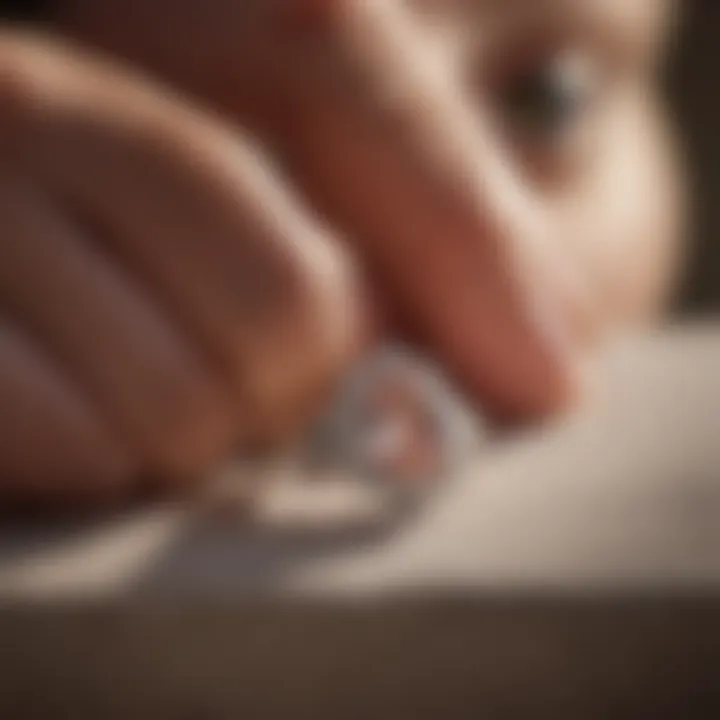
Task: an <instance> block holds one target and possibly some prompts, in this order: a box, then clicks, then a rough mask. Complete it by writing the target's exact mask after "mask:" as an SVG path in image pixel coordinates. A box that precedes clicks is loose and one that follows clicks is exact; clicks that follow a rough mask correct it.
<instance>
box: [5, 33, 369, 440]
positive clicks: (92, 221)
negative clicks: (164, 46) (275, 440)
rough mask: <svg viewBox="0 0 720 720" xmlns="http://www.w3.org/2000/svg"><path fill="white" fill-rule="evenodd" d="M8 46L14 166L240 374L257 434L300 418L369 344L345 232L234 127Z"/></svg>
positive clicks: (248, 426)
mask: <svg viewBox="0 0 720 720" xmlns="http://www.w3.org/2000/svg"><path fill="white" fill-rule="evenodd" d="M11 45H12V43H11V42H8V44H7V47H6V53H7V58H8V67H9V65H10V61H11V60H12V61H13V64H14V66H15V67H20V68H21V71H20V72H16V75H15V78H14V90H13V91H12V92H11V93H10V94H11V96H12V98H11V102H12V106H13V109H14V113H15V114H14V122H13V120H12V119H11V120H9V121H8V123H9V124H13V125H14V127H13V128H12V129H13V130H14V134H13V135H12V137H13V143H12V145H11V146H9V147H8V148H7V154H6V157H7V158H8V162H9V163H10V164H11V165H12V166H13V167H17V168H20V169H21V171H22V172H23V173H26V174H27V175H28V176H29V177H30V178H31V179H32V181H33V182H35V183H37V184H38V185H40V186H41V187H43V188H45V189H46V190H47V191H48V192H49V193H50V194H52V195H56V196H59V197H61V198H62V199H63V201H64V202H65V203H66V204H67V205H68V206H69V207H70V208H71V212H72V213H73V214H74V219H75V220H76V221H78V222H79V223H80V224H81V225H83V226H84V227H86V228H88V231H89V233H90V234H92V235H93V236H94V241H95V242H97V243H99V244H101V245H103V246H106V247H107V248H108V249H109V251H110V253H111V254H112V255H113V256H114V257H116V258H117V259H118V260H120V261H121V262H122V264H123V265H124V266H126V268H127V270H128V272H129V273H130V274H132V275H133V276H135V277H137V278H138V279H139V280H140V281H141V282H143V283H144V284H146V285H147V286H148V287H149V288H151V290H152V294H153V296H154V298H155V299H156V300H157V302H159V303H160V304H162V305H163V306H164V307H165V311H166V312H167V314H168V316H170V317H172V318H173V319H175V320H177V323H178V325H179V326H180V327H181V328H182V330H183V331H184V332H185V333H187V334H188V335H189V336H190V337H191V338H192V341H193V342H194V343H195V344H197V346H198V348H199V350H200V351H201V352H202V354H203V355H204V356H205V357H206V359H207V361H208V362H209V363H210V364H212V365H213V366H215V367H217V368H218V370H219V372H220V373H221V374H222V375H223V376H225V377H227V379H228V381H229V382H230V384H231V391H230V392H231V393H232V394H233V396H234V397H235V399H236V405H237V411H238V414H239V422H240V423H241V424H242V425H243V426H244V427H243V431H244V432H243V435H244V436H245V437H246V439H249V438H254V437H255V436H266V435H267V436H272V435H274V434H276V433H278V432H280V429H281V428H282V429H283V430H284V429H285V428H287V427H294V426H295V425H296V424H297V422H298V419H297V417H296V415H297V412H298V410H297V409H296V408H303V409H304V408H305V407H306V406H312V405H313V402H312V398H313V396H315V395H318V394H320V393H321V391H322V390H323V389H324V387H325V386H326V385H328V384H329V383H330V379H331V378H332V377H334V376H335V375H336V374H337V373H338V372H339V371H340V368H342V367H343V366H344V365H345V364H346V363H348V362H349V361H350V359H351V357H352V356H353V354H354V352H355V351H356V350H355V337H356V335H357V334H358V327H359V325H360V324H361V316H362V312H361V307H360V305H361V303H360V300H359V298H358V295H359V291H357V290H356V289H355V279H354V278H353V273H352V270H351V267H350V263H349V261H348V260H347V258H346V257H345V256H344V254H343V253H342V252H341V251H340V249H339V247H338V245H337V243H336V241H335V239H334V238H333V237H332V236H331V234H330V233H329V232H328V231H327V229H325V228H323V227H321V226H320V225H319V223H317V222H316V221H314V220H313V218H312V216H311V214H310V213H309V212H307V211H306V210H305V209H304V208H303V207H302V205H301V203H300V202H299V201H298V200H297V199H296V198H295V197H293V195H292V193H291V191H290V190H289V189H288V188H287V187H285V186H284V185H283V183H281V182H280V180H279V179H278V178H277V177H276V176H275V175H274V174H273V173H272V171H271V170H270V168H269V165H268V163H267V162H266V161H265V160H264V158H263V157H262V156H261V155H260V154H259V153H258V151H257V149H256V147H255V146H254V144H252V143H251V142H249V141H248V140H247V139H246V138H243V137H242V134H241V133H240V132H239V131H236V129H234V128H229V127H227V126H224V125H223V124H221V123H220V122H219V121H217V120H216V119H214V118H210V117H207V116H205V115H203V114H202V113H200V112H198V111H197V110H195V109H193V108H192V107H190V106H189V105H188V104H187V103H184V102H183V101H182V100H180V99H179V98H176V97H172V96H171V95H169V94H168V93H166V92H164V90H163V89H162V88H157V87H152V86H149V85H147V84H146V83H144V82H141V81H139V80H138V79H137V78H134V77H131V76H128V75H126V74H124V73H123V72H120V71H118V70H117V68H115V67H114V66H113V65H112V64H107V63H105V62H102V61H100V60H98V59H95V58H91V57H89V56H87V55H86V54H82V53H79V52H77V51H76V50H75V49H73V48H69V47H66V46H63V45H61V44H60V45H59V44H57V43H53V42H48V41H46V40H42V39H37V38H35V39H33V38H30V39H27V40H26V41H25V42H24V43H20V44H19V45H18V44H17V43H16V44H15V47H14V48H13V47H10V46H11ZM18 58H20V59H21V62H18ZM48 63H51V64H52V73H50V72H48ZM12 117H13V116H12V114H11V118H12ZM100 177H101V178H103V182H102V183H99V182H97V178H100Z"/></svg>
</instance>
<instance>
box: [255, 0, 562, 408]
mask: <svg viewBox="0 0 720 720" xmlns="http://www.w3.org/2000/svg"><path fill="white" fill-rule="evenodd" d="M333 7H334V9H335V11H336V12H337V15H336V16H332V15H331V13H328V17H327V18H326V20H328V19H329V21H328V22H326V27H325V29H320V30H319V31H318V32H319V33H320V34H321V35H322V33H325V34H324V35H322V37H323V38H324V40H325V41H326V48H328V49H327V53H328V57H329V56H331V54H332V53H334V54H335V55H334V57H335V62H334V64H333V63H330V62H329V61H328V59H327V57H326V58H325V60H324V63H325V65H326V66H329V67H330V69H329V70H327V69H323V67H319V65H317V64H316V65H313V64H312V62H314V61H312V60H309V61H308V63H309V64H308V65H306V66H305V67H304V68H303V67H302V66H301V65H300V63H295V64H291V63H288V62H287V58H285V64H284V65H283V67H280V63H279V62H278V64H277V67H275V66H274V67H275V72H276V76H273V77H274V78H275V79H276V81H277V83H278V86H280V87H282V88H283V89H284V90H285V88H288V89H287V90H286V92H287V95H288V97H289V98H291V99H290V100H288V108H287V112H286V113H282V114H281V113H270V114H269V115H268V116H266V117H261V118H260V119H259V122H260V124H261V126H263V127H265V128H266V131H267V132H268V134H269V135H270V137H272V139H273V141H274V142H275V143H278V144H279V145H280V146H281V147H282V151H283V157H284V158H285V159H286V161H287V162H288V164H289V165H290V166H291V167H292V168H293V171H294V173H295V175H296V176H298V177H299V178H301V180H302V183H303V187H304V188H305V189H306V190H307V191H308V192H309V193H310V194H311V195H312V197H313V198H314V200H315V201H316V203H318V204H319V205H320V206H321V207H322V208H323V209H324V210H326V211H327V212H328V214H329V215H330V216H331V217H332V218H333V219H334V220H335V221H336V222H337V224H338V225H339V226H341V227H344V228H347V229H348V236H349V237H350V238H352V241H353V243H354V244H355V245H356V246H357V247H358V249H359V252H360V253H361V254H362V255H363V256H364V257H366V258H367V259H368V260H369V263H370V265H371V267H372V269H373V270H374V272H375V274H376V277H378V278H379V280H380V282H381V283H383V284H384V285H385V287H386V288H387V289H388V293H389V294H391V295H392V296H394V298H395V300H396V301H397V302H398V303H399V304H400V305H401V306H402V307H403V309H404V310H405V312H406V313H407V314H408V315H409V316H411V317H412V318H413V319H414V321H415V322H416V324H418V325H419V326H420V328H421V329H422V331H423V334H424V335H425V336H426V337H427V338H428V339H429V340H430V342H431V344H432V345H433V346H434V347H435V348H436V349H437V351H438V353H439V354H440V355H441V357H442V358H443V359H444V360H445V362H446V364H447V365H448V366H450V367H451V368H453V369H454V370H456V372H457V373H458V375H459V377H460V378H461V380H462V381H463V382H464V384H465V386H466V387H467V388H468V389H470V390H471V391H472V392H473V393H474V394H475V396H476V397H477V398H478V399H479V400H480V401H481V402H482V403H483V404H484V405H485V406H486V407H487V408H488V409H490V410H494V411H495V412H497V413H498V414H503V415H513V416H520V417H525V416H529V415H530V416H532V415H536V414H543V413H546V412H549V411H553V410H555V409H557V408H559V407H562V406H564V405H565V404H566V403H567V402H568V401H569V399H570V398H571V397H572V395H573V393H574V392H575V390H576V377H575V373H574V370H575V359H574V358H573V349H572V342H571V337H570V331H569V328H568V327H567V319H566V318H565V317H564V312H563V310H562V308H563V304H564V302H565V301H564V300H561V299H559V298H558V297H556V293H548V292H546V291H545V290H546V284H545V283H544V281H542V280H541V279H540V273H539V272H538V268H537V266H536V260H537V257H538V256H539V255H540V254H541V253H543V252H546V251H547V248H548V247H549V246H551V245H552V244H553V243H554V242H556V240H557V238H555V237H554V235H555V234H556V229H555V228H553V227H552V225H551V224H550V222H549V219H548V217H547V215H546V214H545V213H544V212H543V211H542V209H541V208H540V207H539V204H538V203H536V202H535V200H534V198H533V197H532V196H531V194H530V193H529V192H527V188H526V187H525V186H524V185H523V183H522V182H521V180H520V179H519V178H518V177H516V176H515V175H514V173H513V170H512V168H511V166H510V165H509V164H508V163H507V160H506V158H504V157H503V156H502V153H501V152H500V151H499V147H500V143H499V142H496V141H495V140H496V138H495V137H494V133H493V129H492V127H491V126H490V123H489V122H487V119H486V118H484V117H483V116H482V109H480V110H478V111H477V112H476V111H474V110H472V109H471V108H470V107H469V105H467V104H466V103H464V102H463V99H462V95H461V93H460V92H459V91H458V90H457V88H455V87H454V84H453V80H452V78H451V77H450V75H449V74H448V75H443V72H442V67H440V66H439V65H438V66H435V65H433V64H432V61H433V59H432V56H431V54H430V51H429V50H428V48H427V46H426V45H423V44H422V42H421V40H420V38H419V37H418V36H417V33H416V32H415V30H414V29H413V27H412V26H411V24H410V22H409V20H408V18H407V17H406V13H404V12H403V11H402V10H401V9H400V6H399V5H398V4H395V3H381V2H377V3H356V2H348V3H339V4H336V5H334V6H333ZM317 27H321V26H320V25H318V26H317ZM338 37H339V38H340V39H339V40H338ZM288 52H289V51H288ZM338 68H340V69H339V70H338ZM339 72H344V73H345V75H344V76H343V75H340V74H337V73H339ZM334 73H335V74H334ZM351 81H352V82H351ZM283 83H284V85H283ZM286 118H289V120H288V122H285V121H284V120H285V119H286ZM545 265H546V268H544V270H543V272H545V270H546V269H547V266H551V265H552V262H549V263H545Z"/></svg>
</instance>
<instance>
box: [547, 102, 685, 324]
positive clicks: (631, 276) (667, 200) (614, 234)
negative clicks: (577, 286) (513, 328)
mask: <svg viewBox="0 0 720 720" xmlns="http://www.w3.org/2000/svg"><path fill="white" fill-rule="evenodd" d="M683 180H684V179H683V175H682V173H681V171H680V168H679V163H678V162H677V159H676V153H675V149H674V143H673V141H672V138H671V136H670V133H669V132H668V130H667V127H666V126H665V123H664V118H663V114H662V112H661V111H660V109H659V108H658V107H657V105H656V104H655V103H653V102H651V101H649V100H648V99H647V98H645V97H643V96H642V94H641V93H637V94H636V95H634V96H630V97H628V98H625V99H623V100H622V101H621V102H619V103H618V106H617V109H616V110H615V111H614V112H613V116H612V117H608V121H607V124H606V125H605V126H604V128H603V131H602V137H600V138H599V143H598V148H597V152H595V153H594V155H593V157H592V158H591V159H589V160H588V163H587V165H586V166H585V167H584V168H583V170H582V173H581V177H578V178H577V179H576V180H574V181H572V182H569V183H568V185H567V186H566V188H565V190H564V193H563V197H562V199H561V200H560V202H559V204H558V214H559V215H560V216H562V218H563V221H564V222H565V226H566V228H567V234H566V237H567V241H566V242H567V243H568V251H569V252H571V253H576V254H577V257H578V260H579V262H581V263H583V264H584V265H585V268H586V271H587V273H588V274H589V275H590V276H592V277H594V278H595V279H596V281H597V282H598V284H599V286H600V291H601V292H603V293H604V294H605V296H606V299H607V302H608V303H611V304H613V305H614V308H613V311H614V314H615V315H619V316H621V317H622V318H623V319H628V320H634V319H636V318H645V317H647V316H648V315H653V314H655V313H656V312H657V311H658V310H659V309H660V308H661V307H662V306H663V305H664V304H665V302H666V300H667V297H668V295H669V294H670V292H671V290H672V288H673V287H674V283H675V278H676V275H677V270H678V267H679V264H680V252H679V250H680V241H681V238H682V231H683V227H684V219H685V218H684V216H685V213H684V204H685V203H684V181H683Z"/></svg>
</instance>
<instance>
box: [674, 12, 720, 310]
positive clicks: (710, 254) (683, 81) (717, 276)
mask: <svg viewBox="0 0 720 720" xmlns="http://www.w3.org/2000/svg"><path fill="white" fill-rule="evenodd" d="M679 1H680V4H681V6H682V13H683V25H682V32H681V33H680V37H679V38H678V48H677V49H676V52H675V54H674V56H673V66H672V72H671V92H672V96H673V99H674V102H675V106H676V108H677V111H678V119H679V123H680V129H681V133H682V136H683V142H684V143H685V145H686V148H687V150H686V152H687V156H688V157H689V160H690V170H691V172H692V175H693V178H692V179H693V184H694V188H693V190H694V192H693V197H694V198H695V207H694V218H695V227H694V229H693V234H692V243H693V246H692V250H691V253H690V264H689V268H688V273H687V279H686V283H685V287H684V294H683V299H684V303H683V304H684V306H685V307H686V308H688V309H690V310H693V311H695V310H703V311H705V310H716V309H717V308H720V139H719V133H720V91H719V88H720V2H717V0H679Z"/></svg>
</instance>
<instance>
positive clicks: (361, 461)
mask: <svg viewBox="0 0 720 720" xmlns="http://www.w3.org/2000/svg"><path fill="white" fill-rule="evenodd" d="M479 436H480V434H479V433H478V427H477V418H476V416H473V415H471V414H469V413H468V412H466V410H465V408H464V407H463V405H462V403H461V402H460V401H459V398H458V397H457V395H456V394H455V393H454V392H453V390H452V388H451V386H450V384H449V383H448V382H447V381H446V380H445V378H444V377H443V376H442V374H441V373H440V372H439V371H438V369H437V368H436V367H435V366H434V365H433V364H432V363H430V362H429V361H428V360H426V359H424V358H421V357H420V356H418V355H417V354H415V353H413V352H411V351H409V350H407V349H405V348H402V347H400V346H384V347H381V348H380V349H378V350H375V351H373V352H372V353H370V355H368V356H367V357H365V358H364V359H363V360H362V361H361V362H360V363H359V364H358V365H357V366H356V367H355V368H354V369H353V370H351V372H350V373H349V374H348V375H347V376H346V378H345V379H344V380H343V381H342V383H341V385H340V387H339V389H338V391H337V394H336V396H335V398H334V399H333V401H332V402H331V404H330V407H329V409H328V411H327V412H326V413H325V414H323V415H322V417H321V418H320V420H319V421H318V423H317V424H316V426H315V427H314V428H313V430H312V431H311V432H310V433H309V435H308V436H307V437H306V439H305V441H304V450H303V453H302V454H303V456H304V457H305V459H306V461H307V462H308V463H309V464H310V466H311V467H313V468H324V469H328V468H331V469H336V470H341V471H345V472H348V473H349V474H350V475H351V476H353V477H354V478H357V479H359V480H360V481H362V482H365V483H369V484H371V485H372V486H374V487H375V488H379V489H380V490H382V491H383V492H384V493H386V494H387V495H388V496H389V497H390V499H391V500H392V502H393V504H394V505H395V506H398V505H400V506H402V507H404V508H408V507H414V506H417V505H418V504H419V503H420V502H421V501H422V500H424V499H425V498H426V497H427V496H428V495H429V494H432V493H434V492H435V491H436V490H438V489H439V488H441V487H442V486H443V485H444V484H445V481H446V480H447V478H449V477H450V476H452V474H453V470H454V469H456V468H457V466H458V465H459V463H460V462H461V460H462V459H463V457H464V455H465V452H466V451H467V450H468V449H469V447H470V446H471V445H472V444H473V441H475V440H476V439H477V438H478V437H479Z"/></svg>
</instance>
